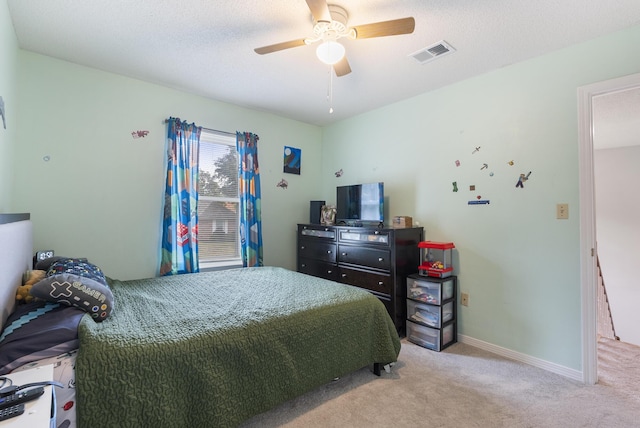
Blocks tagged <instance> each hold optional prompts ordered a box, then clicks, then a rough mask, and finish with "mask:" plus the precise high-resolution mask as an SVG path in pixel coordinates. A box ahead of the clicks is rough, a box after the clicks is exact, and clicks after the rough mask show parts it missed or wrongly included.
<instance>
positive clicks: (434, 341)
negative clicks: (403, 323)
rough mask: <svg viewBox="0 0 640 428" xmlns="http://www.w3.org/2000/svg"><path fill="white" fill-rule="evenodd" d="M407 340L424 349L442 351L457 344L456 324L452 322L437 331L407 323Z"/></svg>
mask: <svg viewBox="0 0 640 428" xmlns="http://www.w3.org/2000/svg"><path fill="white" fill-rule="evenodd" d="M407 339H409V341H410V342H413V343H415V344H416V345H420V346H422V347H423V348H428V349H432V350H434V351H442V350H443V349H444V348H446V347H447V346H449V345H452V344H453V343H455V342H456V322H455V321H451V322H450V323H448V324H447V325H445V326H444V327H443V328H441V329H437V328H431V327H426V326H423V325H419V324H416V323H414V322H411V321H407Z"/></svg>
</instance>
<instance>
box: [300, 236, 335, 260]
mask: <svg viewBox="0 0 640 428" xmlns="http://www.w3.org/2000/svg"><path fill="white" fill-rule="evenodd" d="M298 257H300V258H301V259H314V260H320V261H323V262H329V263H335V262H336V244H332V243H329V242H315V241H309V240H300V241H299V242H298Z"/></svg>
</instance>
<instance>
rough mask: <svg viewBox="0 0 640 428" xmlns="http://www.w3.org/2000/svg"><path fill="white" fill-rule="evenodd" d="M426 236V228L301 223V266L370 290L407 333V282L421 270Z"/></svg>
mask: <svg viewBox="0 0 640 428" xmlns="http://www.w3.org/2000/svg"><path fill="white" fill-rule="evenodd" d="M422 239H423V229H422V227H406V228H384V227H376V226H327V225H318V224H299V225H298V233H297V246H298V248H297V270H298V272H302V273H306V274H309V275H313V276H319V277H322V278H326V279H330V280H333V281H337V282H341V283H344V284H350V285H354V286H356V287H361V288H364V289H366V290H368V291H369V292H371V293H372V294H374V295H375V296H376V297H378V299H380V300H381V301H382V303H384V305H385V307H386V308H387V311H388V312H389V315H390V316H391V319H392V320H393V322H394V324H395V326H396V329H397V331H398V334H399V335H400V336H404V335H405V319H406V297H407V296H406V287H405V284H406V280H407V277H408V276H409V275H411V274H414V273H416V274H417V272H418V265H419V264H420V249H419V248H418V243H420V242H421V241H422Z"/></svg>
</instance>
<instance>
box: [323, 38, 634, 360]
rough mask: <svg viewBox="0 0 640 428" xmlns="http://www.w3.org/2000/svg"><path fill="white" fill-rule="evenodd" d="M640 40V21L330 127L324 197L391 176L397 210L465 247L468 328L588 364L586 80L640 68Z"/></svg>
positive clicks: (469, 332)
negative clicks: (584, 333) (582, 166)
mask: <svg viewBox="0 0 640 428" xmlns="http://www.w3.org/2000/svg"><path fill="white" fill-rule="evenodd" d="M638 46H640V26H637V27H635V28H631V29H628V30H626V31H622V32H619V33H616V34H612V35H609V36H607V37H602V38H599V39H597V40H593V41H591V42H588V43H583V44H580V45H577V46H574V47H571V48H568V49H563V50H561V51H557V52H555V53H551V54H547V55H544V56H541V57H539V58H535V59H532V60H529V61H526V62H522V63H518V64H515V65H512V66H509V67H505V68H502V69H499V70H497V71H494V72H491V73H488V74H485V75H482V76H478V77H476V78H473V79H469V80H466V81H463V82H460V83H457V84H454V85H450V86H448V87H445V88H442V89H440V90H437V91H433V92H430V93H425V94H422V95H418V96H416V97H414V98H412V99H410V100H406V101H404V102H399V103H397V104H394V105H390V106H387V107H384V108H381V109H378V110H375V111H371V112H369V113H366V114H363V115H360V116H358V117H355V118H352V119H349V120H345V121H343V122H340V123H337V124H335V125H332V126H329V127H326V128H325V129H324V132H323V160H324V162H323V176H324V180H323V183H324V191H325V193H324V194H325V197H326V198H327V200H334V199H335V196H334V192H335V190H334V188H335V186H336V185H339V184H350V183H357V182H370V181H384V182H385V191H386V194H387V196H388V206H389V208H388V210H389V215H390V216H394V215H409V216H412V217H413V218H414V220H417V221H418V222H420V224H421V225H422V226H424V227H425V231H426V233H425V234H426V237H427V239H430V240H436V241H452V242H454V243H455V244H456V250H457V251H456V257H457V258H456V262H457V267H456V273H457V274H458V275H459V289H461V290H463V291H465V292H467V293H469V295H470V304H469V306H468V307H461V308H460V311H459V313H458V332H459V333H460V334H462V335H466V336H468V337H471V338H474V339H477V340H480V341H484V342H487V343H489V344H492V345H495V346H499V347H503V348H506V349H509V350H513V351H516V352H519V353H522V354H526V355H529V356H533V357H537V358H540V359H543V360H546V361H550V362H553V363H556V364H558V365H561V366H564V367H568V368H572V369H575V370H581V306H580V293H581V289H580V260H579V251H580V236H579V227H580V219H579V182H578V180H579V178H578V174H579V172H578V121H577V118H578V112H577V89H578V87H580V86H582V85H585V84H589V83H592V82H597V81H602V80H606V79H610V78H614V77H618V76H622V75H627V74H633V73H637V72H640V55H631V54H630V53H631V52H637V49H638ZM442 61H446V58H443V59H442ZM476 147H480V150H479V151H478V152H476V153H473V152H474V151H475V148H476ZM512 160H513V161H514V165H513V166H510V165H509V162H510V161H512ZM456 161H460V166H456V164H455V162H456ZM485 163H486V164H487V165H488V168H486V169H483V164H485ZM339 169H343V171H344V174H343V176H342V177H341V178H335V177H333V172H334V171H336V170H339ZM529 171H531V176H530V179H529V180H528V181H527V182H525V183H524V187H523V188H516V187H515V185H516V183H517V180H518V176H519V174H520V173H528V172H529ZM491 173H493V176H491V175H490V174H491ZM454 181H455V182H456V183H457V187H458V192H454V191H453V185H452V183H453V182H454ZM471 185H475V186H476V187H475V188H476V190H475V191H471V190H470V186H471ZM478 197H481V198H482V199H483V200H489V201H490V204H488V205H469V204H468V202H469V201H475V200H477V198H478ZM557 203H568V204H569V213H570V215H569V219H568V220H557V219H556V218H555V217H556V204H557Z"/></svg>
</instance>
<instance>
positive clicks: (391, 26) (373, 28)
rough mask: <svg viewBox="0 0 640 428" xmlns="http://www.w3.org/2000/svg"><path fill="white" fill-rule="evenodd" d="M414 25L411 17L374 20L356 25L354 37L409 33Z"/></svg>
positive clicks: (414, 22) (366, 37) (365, 37)
mask: <svg viewBox="0 0 640 428" xmlns="http://www.w3.org/2000/svg"><path fill="white" fill-rule="evenodd" d="M415 27H416V20H415V19H413V17H410V18H400V19H393V20H391V21H382V22H375V23H373V24H364V25H357V26H355V27H353V29H354V30H356V39H368V38H371V37H384V36H396V35H399V34H411V33H413V30H414V28H415Z"/></svg>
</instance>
